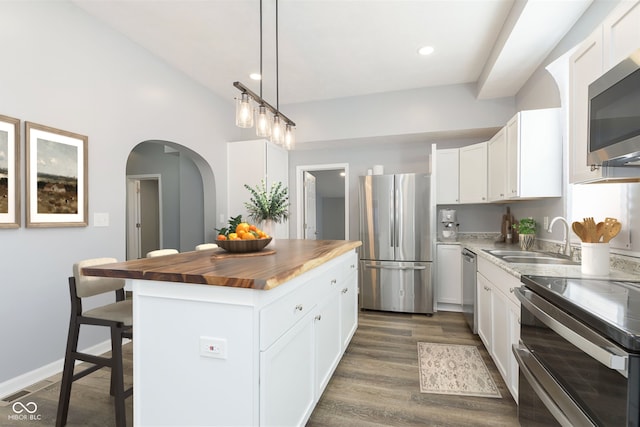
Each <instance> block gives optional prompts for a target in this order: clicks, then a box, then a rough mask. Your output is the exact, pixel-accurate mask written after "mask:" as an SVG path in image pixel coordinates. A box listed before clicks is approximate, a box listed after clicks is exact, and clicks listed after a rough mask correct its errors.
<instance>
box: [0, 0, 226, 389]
mask: <svg viewBox="0 0 640 427" xmlns="http://www.w3.org/2000/svg"><path fill="white" fill-rule="evenodd" d="M0 39H1V40H4V41H5V43H3V58H4V59H3V61H2V63H3V66H2V67H0V93H1V94H2V96H0V114H5V115H8V116H12V117H17V118H19V119H21V120H23V121H27V120H28V121H33V122H36V123H39V124H43V125H48V126H52V127H56V128H59V129H64V130H68V131H72V132H76V133H80V134H83V135H87V136H88V137H89V146H88V147H89V148H88V154H89V183H88V185H89V199H88V200H89V222H90V225H89V226H88V227H82V228H45V229H32V228H29V229H27V228H25V227H21V228H19V229H15V230H8V229H5V230H0V239H1V241H2V245H0V260H2V261H1V262H2V282H1V286H0V301H2V310H1V311H0V324H2V325H4V327H3V328H1V329H0V342H1V343H2V352H0V353H1V355H0V367H1V368H0V395H2V396H4V395H3V394H2V391H3V390H6V389H7V387H10V386H11V385H14V384H16V383H17V382H19V381H20V378H18V379H16V380H15V381H13V382H11V383H9V382H8V380H9V379H15V377H17V376H19V375H21V374H25V373H27V372H29V371H31V370H34V369H37V368H40V367H43V366H45V365H47V364H50V363H53V362H56V361H59V360H60V359H61V358H62V357H63V355H64V347H65V344H66V334H67V328H68V320H69V313H70V311H69V310H70V309H69V292H68V284H67V277H68V276H69V275H70V274H71V266H72V264H73V263H74V262H75V261H77V260H80V259H84V258H91V257H99V256H113V257H116V258H118V259H120V260H123V259H124V258H125V165H126V161H127V157H128V155H129V152H130V151H131V150H132V149H133V147H134V146H136V145H137V144H138V143H140V142H142V141H147V140H155V139H160V140H166V141H173V142H176V143H179V144H182V145H184V146H186V147H189V148H190V149H192V150H194V151H196V152H198V153H199V154H200V155H201V156H202V157H203V158H204V159H206V160H207V161H208V162H209V165H210V166H211V169H212V170H213V172H214V175H215V180H214V179H209V180H208V182H209V183H215V185H216V186H215V188H214V191H215V194H216V199H217V209H218V210H220V211H221V212H225V211H226V206H225V205H226V178H225V177H226V145H225V144H226V141H229V140H233V139H237V131H236V129H235V127H234V126H233V114H234V110H233V105H232V103H231V101H227V100H222V99H220V98H218V97H216V96H214V95H212V94H211V93H210V92H208V91H207V90H206V89H205V88H203V87H202V86H200V85H198V84H195V83H194V82H193V81H191V80H189V79H187V78H186V77H184V75H182V74H180V73H178V72H176V71H174V70H173V69H170V68H169V67H167V66H165V65H164V64H163V63H162V62H161V61H159V60H158V59H157V58H156V57H154V56H152V55H150V54H148V53H146V52H145V51H143V50H142V49H141V48H139V47H138V46H137V45H135V44H133V43H131V42H129V41H128V40H127V39H125V38H123V37H121V36H119V35H117V34H115V33H114V32H112V31H111V30H110V29H108V28H106V27H104V26H103V25H102V24H100V23H98V22H97V21H95V20H93V19H92V18H90V17H88V16H87V15H86V14H85V13H84V12H83V11H82V10H80V9H78V8H77V7H76V6H74V5H71V4H68V3H66V2H58V1H56V2H50V1H46V2H17V1H16V2H0ZM212 72H215V70H213V71H212ZM22 131H23V132H24V126H22ZM22 138H24V136H22ZM23 147H24V145H23ZM24 170H25V169H24V163H23V164H22V176H23V177H24ZM211 178H212V177H211ZM22 182H23V183H24V180H23V181H22ZM22 196H23V200H24V188H23V189H22ZM23 206H24V204H23ZM96 212H101V213H108V214H109V226H108V227H102V228H99V227H94V226H93V214H94V213H96ZM22 218H23V224H24V212H23V213H22ZM106 337H107V336H106V335H105V334H98V333H96V332H95V331H91V330H89V333H88V334H86V335H85V336H84V338H83V339H81V342H80V343H81V347H85V346H90V345H94V344H96V343H98V342H100V341H102V340H105V339H106ZM60 366H61V365H60Z"/></svg>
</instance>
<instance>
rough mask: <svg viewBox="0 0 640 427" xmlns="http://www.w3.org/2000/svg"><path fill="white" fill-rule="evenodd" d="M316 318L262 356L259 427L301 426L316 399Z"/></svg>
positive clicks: (303, 322)
mask: <svg viewBox="0 0 640 427" xmlns="http://www.w3.org/2000/svg"><path fill="white" fill-rule="evenodd" d="M314 315H315V312H310V313H309V314H308V315H307V316H305V318H303V319H301V320H300V321H299V322H298V323H297V324H296V325H295V326H294V327H293V328H291V329H290V330H289V331H288V332H287V333H286V334H284V335H283V336H282V337H281V338H280V339H279V340H278V341H276V342H275V343H274V344H273V345H272V346H271V347H269V349H267V350H266V351H263V352H261V353H260V367H261V369H260V425H264V426H284V425H288V426H293V425H302V424H304V422H305V421H306V420H307V419H308V417H309V416H310V415H311V412H312V411H313V406H314V398H315V389H316V386H315V368H314V367H315V340H314V334H313V333H314V330H313V329H314Z"/></svg>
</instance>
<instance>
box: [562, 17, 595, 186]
mask: <svg viewBox="0 0 640 427" xmlns="http://www.w3.org/2000/svg"><path fill="white" fill-rule="evenodd" d="M602 68H603V52H602V27H599V28H598V30H597V31H595V32H594V33H593V34H591V36H589V37H588V38H587V39H586V40H585V41H584V42H583V44H582V45H581V46H580V48H579V49H578V50H577V51H576V52H575V53H574V54H573V55H572V56H571V58H570V59H569V82H570V83H569V100H570V105H569V108H570V113H569V114H570V124H569V143H570V145H569V147H570V151H569V181H570V182H571V183H580V182H588V181H593V180H596V179H598V178H600V177H602V172H601V169H596V170H591V167H590V166H589V165H588V164H587V153H588V148H589V147H588V138H587V136H588V127H589V126H588V125H589V97H588V87H589V85H590V84H591V83H592V82H593V81H594V80H595V79H597V78H598V77H600V75H602Z"/></svg>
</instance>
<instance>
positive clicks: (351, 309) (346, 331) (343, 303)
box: [340, 261, 358, 349]
mask: <svg viewBox="0 0 640 427" xmlns="http://www.w3.org/2000/svg"><path fill="white" fill-rule="evenodd" d="M349 268H350V269H351V270H352V273H351V276H348V277H347V280H346V281H345V282H344V283H342V284H341V285H340V287H341V288H340V337H341V339H342V348H343V349H345V348H347V345H349V342H350V341H351V338H352V337H353V334H354V333H355V332H356V328H357V327H358V279H357V277H355V276H356V265H355V261H354V263H353V264H351V265H350V266H349Z"/></svg>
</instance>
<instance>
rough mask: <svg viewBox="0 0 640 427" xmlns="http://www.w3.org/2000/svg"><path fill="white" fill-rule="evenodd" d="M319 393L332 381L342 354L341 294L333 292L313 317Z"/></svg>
mask: <svg viewBox="0 0 640 427" xmlns="http://www.w3.org/2000/svg"><path fill="white" fill-rule="evenodd" d="M313 327H314V329H315V330H314V335H315V340H314V346H315V360H316V363H315V365H316V372H315V378H316V381H315V382H316V385H317V387H316V388H317V390H316V391H317V393H318V394H321V393H322V392H323V391H324V389H325V387H326V386H327V383H328V382H329V380H330V379H331V374H332V373H333V367H334V366H336V365H337V364H338V360H339V359H340V355H341V354H342V352H341V350H342V336H341V333H340V294H339V293H337V292H332V293H331V295H330V296H329V297H327V298H325V300H324V302H322V303H321V304H320V305H319V306H318V309H317V310H316V311H315V315H314V316H313Z"/></svg>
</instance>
